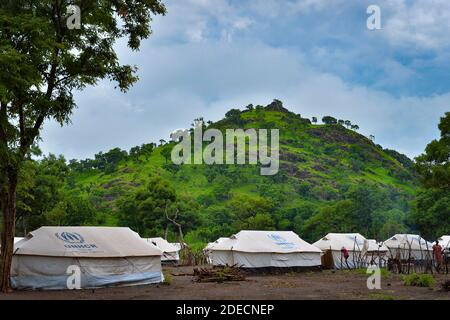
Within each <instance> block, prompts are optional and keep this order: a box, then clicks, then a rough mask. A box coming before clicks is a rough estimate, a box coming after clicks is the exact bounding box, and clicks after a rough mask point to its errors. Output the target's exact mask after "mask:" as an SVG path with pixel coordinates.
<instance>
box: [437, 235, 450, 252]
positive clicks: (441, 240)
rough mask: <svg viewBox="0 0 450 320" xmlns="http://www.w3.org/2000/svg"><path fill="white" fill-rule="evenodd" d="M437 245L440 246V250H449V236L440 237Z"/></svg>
mask: <svg viewBox="0 0 450 320" xmlns="http://www.w3.org/2000/svg"><path fill="white" fill-rule="evenodd" d="M438 240H439V244H440V245H441V247H442V249H447V250H449V249H450V236H442V237H440V238H439V239H438Z"/></svg>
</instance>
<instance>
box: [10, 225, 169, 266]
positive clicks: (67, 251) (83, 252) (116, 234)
mask: <svg viewBox="0 0 450 320" xmlns="http://www.w3.org/2000/svg"><path fill="white" fill-rule="evenodd" d="M14 254H15V255H35V256H51V257H88V258H112V257H139V256H161V254H162V252H161V250H160V249H158V248H157V247H156V246H154V245H153V244H151V243H147V242H145V241H143V240H142V239H141V238H140V237H139V235H138V234H137V233H136V232H134V231H132V230H131V229H130V228H114V227H41V228H39V229H37V230H35V231H33V232H30V233H29V234H28V236H27V237H26V238H25V239H24V240H23V241H20V242H19V243H17V244H16V248H15V253H14Z"/></svg>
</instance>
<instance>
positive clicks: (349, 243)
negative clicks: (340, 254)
mask: <svg viewBox="0 0 450 320" xmlns="http://www.w3.org/2000/svg"><path fill="white" fill-rule="evenodd" d="M365 240H366V238H364V237H363V236H362V235H361V234H359V233H329V234H327V235H326V236H325V237H323V238H322V239H320V240H318V241H316V242H314V243H313V246H316V247H317V248H319V249H321V250H336V251H340V250H341V249H342V247H345V248H346V249H347V250H349V251H353V249H355V251H361V250H362V249H363V248H364V241H365Z"/></svg>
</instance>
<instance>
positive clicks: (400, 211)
mask: <svg viewBox="0 0 450 320" xmlns="http://www.w3.org/2000/svg"><path fill="white" fill-rule="evenodd" d="M197 120H198V119H197ZM201 120H203V119H201ZM313 120H315V121H316V119H313ZM324 120H325V122H327V123H328V124H321V125H319V124H314V123H312V122H311V121H310V120H309V119H305V118H302V117H301V115H299V114H295V113H292V112H290V111H289V110H287V109H285V108H284V107H283V105H282V103H281V102H280V101H278V100H274V102H273V103H271V104H269V105H267V106H265V107H263V106H253V105H249V106H247V107H246V108H245V109H244V110H243V111H241V110H238V109H231V110H230V111H229V112H227V114H226V115H225V118H223V119H222V120H220V121H218V122H215V123H213V122H210V121H208V122H206V123H205V124H204V126H205V129H206V128H217V129H220V130H225V129H226V128H255V129H257V128H264V129H272V128H273V129H279V130H280V160H281V161H280V170H279V173H278V174H277V175H274V176H261V175H260V171H259V167H258V166H255V165H206V164H205V165H181V166H178V165H174V164H173V163H171V161H170V152H171V149H172V147H173V146H174V143H173V142H171V143H167V142H165V141H164V140H161V141H160V143H159V144H158V145H156V144H154V143H149V144H144V145H141V146H137V147H134V148H131V149H130V150H129V151H128V152H127V151H123V150H120V149H119V148H116V149H112V150H110V151H109V152H105V153H102V152H100V153H98V154H97V155H96V156H95V159H85V160H79V161H78V160H71V161H70V162H69V163H68V164H67V163H66V161H65V159H64V158H63V157H55V156H53V155H49V156H47V157H44V158H43V159H42V160H40V161H31V160H30V161H28V163H27V168H26V170H25V171H24V173H23V175H24V177H23V179H22V180H23V183H22V184H21V188H20V190H19V199H21V201H20V203H19V210H18V224H17V225H18V227H17V228H18V230H17V231H18V233H19V234H20V233H24V232H26V231H30V230H31V229H33V228H34V227H37V226H39V225H41V224H57V225H74V224H76V225H90V224H96V225H99V224H100V225H111V226H115V225H123V226H129V227H131V228H132V229H134V230H135V231H137V232H139V233H140V234H141V236H168V237H169V238H171V239H172V240H175V238H176V236H177V234H178V226H177V224H176V223H180V224H181V226H182V231H183V233H184V234H185V240H186V241H188V242H190V244H193V245H194V247H195V246H198V247H201V246H202V245H203V244H204V243H205V242H208V241H212V240H215V239H217V238H218V237H220V236H229V235H230V234H232V233H234V232H236V231H238V230H240V229H279V230H294V231H296V232H297V233H299V234H300V235H301V236H302V237H303V238H304V239H306V240H310V241H312V240H317V238H319V237H320V236H323V235H324V234H325V233H327V232H331V231H333V232H361V233H363V234H364V235H365V236H367V237H370V238H377V239H385V238H387V237H388V236H390V235H392V234H393V233H399V232H406V231H411V230H412V229H414V228H413V227H414V226H413V224H412V223H411V221H410V219H409V216H410V211H411V206H412V200H413V198H414V195H415V193H416V192H417V190H418V178H417V176H416V173H415V171H414V163H413V162H412V161H411V160H410V159H409V158H408V157H406V156H405V155H402V154H399V153H397V152H396V151H394V150H387V149H383V148H382V147H381V146H380V145H376V144H375V143H374V142H373V141H372V140H371V139H370V138H367V137H365V136H363V135H361V134H359V133H358V132H357V131H355V130H356V129H357V128H358V127H357V126H356V125H352V124H351V123H350V121H347V122H345V121H344V120H341V121H339V120H337V119H334V118H332V117H326V118H324ZM351 128H353V129H351ZM20 195H21V196H20ZM170 219H172V220H173V219H175V221H176V223H173V222H172V221H170Z"/></svg>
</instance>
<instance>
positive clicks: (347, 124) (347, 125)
mask: <svg viewBox="0 0 450 320" xmlns="http://www.w3.org/2000/svg"><path fill="white" fill-rule="evenodd" d="M344 124H345V126H346V127H347V128H350V127H351V126H352V122H351V121H350V120H345V121H344Z"/></svg>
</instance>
